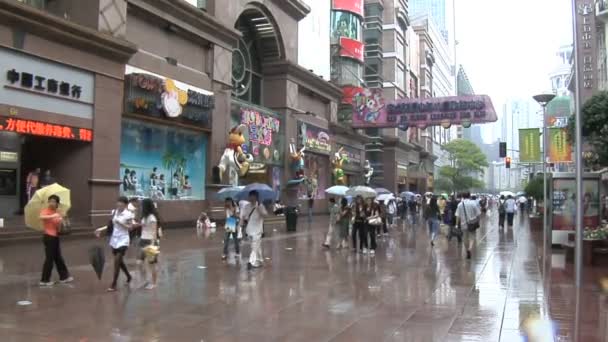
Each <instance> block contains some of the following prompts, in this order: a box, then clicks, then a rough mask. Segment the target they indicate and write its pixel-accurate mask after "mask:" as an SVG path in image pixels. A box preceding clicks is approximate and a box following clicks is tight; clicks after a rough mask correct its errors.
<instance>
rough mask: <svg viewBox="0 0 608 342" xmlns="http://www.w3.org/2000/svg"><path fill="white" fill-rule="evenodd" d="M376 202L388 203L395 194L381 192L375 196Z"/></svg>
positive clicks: (393, 198) (392, 199)
mask: <svg viewBox="0 0 608 342" xmlns="http://www.w3.org/2000/svg"><path fill="white" fill-rule="evenodd" d="M376 200H377V201H378V202H384V203H388V202H389V201H394V200H395V196H394V195H393V194H382V195H380V196H378V197H377V198H376Z"/></svg>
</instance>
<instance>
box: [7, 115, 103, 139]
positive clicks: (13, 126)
mask: <svg viewBox="0 0 608 342" xmlns="http://www.w3.org/2000/svg"><path fill="white" fill-rule="evenodd" d="M0 131H6V132H15V133H19V134H28V135H36V136H41V137H50V138H58V139H68V140H79V141H85V142H91V141H93V131H91V130H90V129H87V128H79V127H72V126H65V125H56V124H51V123H46V122H40V121H34V120H25V119H18V118H15V117H5V116H0Z"/></svg>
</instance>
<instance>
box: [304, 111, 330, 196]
mask: <svg viewBox="0 0 608 342" xmlns="http://www.w3.org/2000/svg"><path fill="white" fill-rule="evenodd" d="M297 129H298V135H297V139H298V145H299V146H304V148H305V152H304V176H305V179H306V180H305V181H304V182H303V183H302V185H301V186H300V188H299V189H298V198H299V199H301V200H304V199H308V198H309V197H310V196H312V197H313V198H314V199H325V189H327V188H328V187H329V184H331V183H330V182H331V174H332V169H333V167H332V165H331V164H330V161H329V156H330V154H331V138H330V136H329V132H328V131H327V130H326V129H323V128H320V127H317V126H314V125H311V124H310V123H306V122H303V121H298V122H297Z"/></svg>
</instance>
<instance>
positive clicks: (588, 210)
mask: <svg viewBox="0 0 608 342" xmlns="http://www.w3.org/2000/svg"><path fill="white" fill-rule="evenodd" d="M598 182H599V180H598V179H597V178H596V179H583V225H584V226H585V227H597V226H598V225H599V223H600V194H599V188H600V187H599V184H598ZM552 190H553V196H552V198H553V218H552V223H553V230H574V229H575V225H576V200H577V199H576V197H577V196H576V180H575V178H574V177H571V178H554V179H553V184H552Z"/></svg>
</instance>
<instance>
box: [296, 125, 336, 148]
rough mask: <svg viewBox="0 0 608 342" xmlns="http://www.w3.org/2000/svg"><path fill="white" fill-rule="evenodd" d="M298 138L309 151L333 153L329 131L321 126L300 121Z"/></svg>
mask: <svg viewBox="0 0 608 342" xmlns="http://www.w3.org/2000/svg"><path fill="white" fill-rule="evenodd" d="M298 139H299V141H300V143H301V145H303V146H304V147H306V150H307V151H310V152H315V153H321V154H330V153H331V139H330V137H329V132H328V131H327V130H324V129H322V128H320V127H317V126H313V125H311V124H308V123H305V122H302V121H298Z"/></svg>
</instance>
